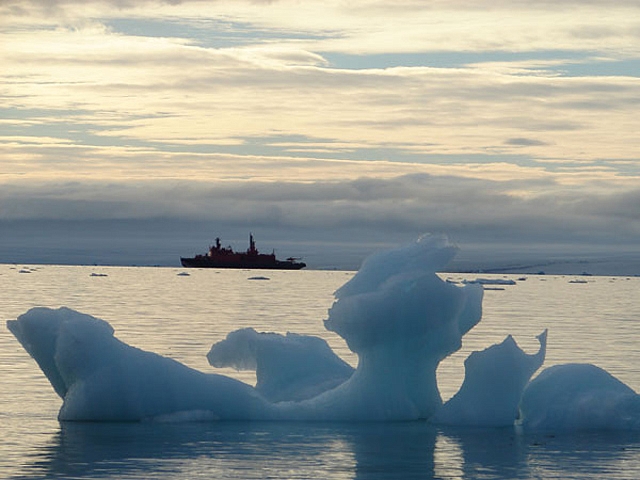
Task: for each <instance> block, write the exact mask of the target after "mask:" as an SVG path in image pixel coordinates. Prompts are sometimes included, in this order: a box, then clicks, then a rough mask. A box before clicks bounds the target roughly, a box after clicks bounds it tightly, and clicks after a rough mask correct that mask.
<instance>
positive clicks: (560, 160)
mask: <svg viewBox="0 0 640 480" xmlns="http://www.w3.org/2000/svg"><path fill="white" fill-rule="evenodd" d="M0 65H2V68H0V77H1V78H2V81H1V84H0V96H1V97H0V98H1V101H0V112H1V113H0V228H2V230H3V231H2V232H1V235H0V236H1V237H2V240H0V255H1V256H2V258H0V261H11V262H13V261H28V260H29V259H30V258H31V257H30V255H31V254H33V258H32V259H34V260H36V261H53V262H56V261H60V262H68V261H78V262H89V263H91V261H93V260H95V261H106V262H108V261H109V259H108V258H106V257H104V258H103V257H100V258H98V257H95V258H93V257H92V258H89V257H82V255H81V254H80V253H78V252H80V251H81V250H82V249H78V248H77V247H78V245H84V247H85V248H86V249H87V250H89V251H90V250H91V249H92V248H93V247H92V246H88V245H87V243H88V242H90V241H94V240H95V238H93V239H92V237H91V235H90V233H91V232H93V235H94V236H95V237H99V238H100V239H101V241H102V242H103V243H102V244H101V243H99V242H97V243H95V246H96V247H99V248H100V249H102V250H103V251H104V246H105V245H110V251H111V253H112V254H113V256H112V257H111V258H112V260H113V261H126V262H131V263H146V262H152V263H153V262H157V263H163V262H164V259H165V258H175V259H177V257H178V256H179V255H181V254H182V255H185V254H193V253H195V251H193V250H194V249H195V250H198V249H200V250H204V249H206V247H207V245H208V243H209V242H210V241H211V239H212V238H213V237H214V236H221V237H223V238H229V239H230V240H234V241H235V240H237V239H238V238H239V239H240V240H241V241H242V242H243V243H242V244H237V245H234V246H237V247H238V248H244V247H245V244H244V243H246V240H245V236H246V234H247V233H248V232H249V231H254V233H256V235H257V239H258V246H259V247H260V246H261V245H262V246H263V247H265V249H268V250H270V249H271V248H276V249H277V250H278V251H280V250H284V252H283V253H285V254H288V253H289V251H290V250H294V253H296V254H302V255H308V256H310V257H311V258H312V262H311V263H313V262H315V265H317V266H331V265H333V264H334V263H336V262H333V261H332V260H331V259H326V258H321V257H322V255H320V253H319V252H329V249H343V251H344V252H347V251H349V249H351V250H350V251H351V252H352V254H353V255H355V256H354V257H353V258H356V257H357V256H358V254H359V253H361V251H360V250H359V249H360V247H359V246H358V243H360V244H361V245H366V247H364V250H366V249H370V248H372V247H373V246H376V245H382V244H384V243H385V242H395V241H399V240H404V239H413V238H415V237H417V235H419V234H420V233H423V232H429V231H433V232H445V233H449V235H450V236H451V237H452V238H453V239H454V240H455V241H456V242H458V243H459V244H460V246H461V248H462V249H463V250H464V249H465V248H466V249H469V250H470V251H474V249H479V248H481V247H482V248H483V249H484V248H488V247H490V246H494V247H495V248H494V250H495V251H500V249H508V250H514V251H517V250H518V249H519V250H520V251H523V252H526V251H533V250H534V249H536V251H539V252H542V255H544V252H549V254H550V255H551V254H553V253H557V252H559V251H561V250H562V251H595V250H598V251H608V252H610V253H612V254H614V253H616V252H627V251H633V250H635V251H638V245H640V115H639V114H638V112H639V110H640V78H639V77H640V2H638V1H617V2H610V1H608V0H606V1H605V0H592V1H588V2H585V1H575V2H573V1H563V2H558V1H537V2H532V1H502V0H491V1H482V0H479V1H476V2H468V1H463V0H448V1H438V0H434V1H416V0H407V1H397V2H389V1H387V0H385V1H382V0H366V1H360V0H353V1H351V2H343V1H323V2H316V1H304V2H300V1H284V0H283V1H278V0H273V1H266V0H265V1H261V0H251V1H246V2H245V1H242V0H233V1H197V0H194V1H179V0H177V1H176V0H170V1H146V2H145V1H133V0H111V1H109V0H105V1H91V0H89V1H87V0H82V1H80V0H78V1H75V0H59V1H55V0H32V1H28V0H27V1H25V0H15V1H12V0H2V1H0ZM35 226H37V228H36V227H35ZM145 233H147V234H148V236H147V239H146V240H145V239H144V238H145ZM149 238H150V239H153V242H152V243H151V244H153V245H156V246H157V247H158V252H156V253H157V256H153V255H155V254H151V253H152V252H151V251H150V250H149V248H150V241H149ZM136 239H138V240H136ZM141 239H142V240H141ZM301 245H305V246H304V247H302V246H301ZM322 245H324V247H322ZM182 249H190V250H189V251H184V250H182ZM496 249H497V250H496ZM35 250H37V255H36V252H35ZM74 251H75V252H76V253H77V255H80V257H78V256H74V255H73V252H74ZM142 251H146V252H147V253H148V254H149V255H150V256H149V255H147V256H140V255H141V252H142ZM334 251H335V250H334ZM478 251H479V250H478ZM354 252H355V253H354ZM107 253H108V252H107ZM162 255H164V257H163V256H162ZM314 255H315V256H314ZM338 263H339V262H338ZM639 273H640V272H639Z"/></svg>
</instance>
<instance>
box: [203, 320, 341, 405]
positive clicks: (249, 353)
mask: <svg viewBox="0 0 640 480" xmlns="http://www.w3.org/2000/svg"><path fill="white" fill-rule="evenodd" d="M207 359H208V360H209V363H210V364H211V365H212V366H214V367H218V368H220V367H233V368H235V369H237V370H255V371H256V379H257V383H256V390H258V392H260V393H261V394H262V395H263V396H264V397H265V398H267V399H268V400H270V401H273V402H279V401H283V400H304V399H307V398H312V397H315V396H316V395H318V394H320V393H322V392H324V391H327V390H330V389H332V388H335V387H336V386H338V385H340V384H341V383H342V382H344V381H345V380H346V379H348V378H349V377H350V376H351V374H352V373H353V367H351V366H350V365H349V364H348V363H346V362H345V361H344V360H342V359H341V358H340V357H338V356H337V355H336V354H335V353H334V352H333V350H331V348H330V347H329V345H328V344H327V342H326V341H324V340H323V339H322V338H318V337H313V336H308V335H297V334H295V333H287V335H286V336H283V335H279V334H277V333H258V332H256V331H255V330H254V329H253V328H243V329H240V330H236V331H235V332H231V333H230V334H229V335H227V338H226V339H225V340H223V341H221V342H218V343H216V344H214V345H213V347H211V350H210V351H209V353H208V354H207Z"/></svg>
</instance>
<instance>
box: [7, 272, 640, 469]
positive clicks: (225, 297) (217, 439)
mask: <svg viewBox="0 0 640 480" xmlns="http://www.w3.org/2000/svg"><path fill="white" fill-rule="evenodd" d="M352 276H353V272H340V271H311V270H306V271H305V270H303V271H299V272H281V271H249V270H228V271H217V270H184V269H175V268H136V267H86V266H85V267H80V266H49V265H44V266H28V265H0V285H1V286H2V289H1V292H2V293H0V295H1V296H0V307H1V309H0V311H2V313H3V316H4V319H14V318H16V317H17V316H18V315H20V314H22V313H24V312H25V311H27V310H28V309H29V308H31V307H33V306H48V307H59V306H63V305H64V306H68V307H70V308H73V309H75V310H79V311H81V312H84V313H88V314H90V315H93V316H95V317H98V318H102V319H105V320H107V321H108V322H109V323H111V325H112V326H113V327H114V328H115V331H116V333H115V334H116V336H117V337H118V338H120V339H121V340H123V341H125V342H126V343H128V344H130V345H133V346H136V347H139V348H142V349H144V350H150V351H153V352H156V353H159V354H161V355H165V356H168V357H171V358H174V359H176V360H178V361H180V362H182V363H185V364H186V365H188V366H190V367H193V368H197V369H199V370H202V371H206V372H212V371H216V372H219V373H223V374H226V375H230V376H234V377H235V378H238V379H240V380H243V381H245V382H247V383H252V382H255V376H254V375H253V374H252V373H251V372H235V371H233V370H226V369H225V370H222V371H221V370H219V369H213V368H212V367H211V366H210V365H209V364H208V362H207V359H206V353H207V352H208V351H209V349H210V347H211V345H212V344H213V343H215V342H218V341H220V340H222V339H224V338H225V337H226V335H227V333H229V332H230V331H233V330H236V329H238V328H243V327H253V328H255V329H256V330H258V331H269V332H277V333H286V332H287V331H291V332H295V333H301V334H307V335H317V336H320V337H322V338H324V339H325V340H327V342H328V343H329V345H330V346H331V347H332V349H333V350H334V351H336V353H338V355H340V356H341V357H342V358H344V359H345V360H346V361H348V362H349V363H351V364H352V365H354V366H355V364H356V362H357V358H356V357H355V356H354V354H352V353H351V352H350V351H349V349H348V348H347V346H346V345H345V343H344V341H343V340H342V339H341V338H340V337H338V336H336V335H335V334H333V333H332V332H329V331H327V330H325V328H324V326H323V320H324V319H326V318H327V309H328V308H329V307H330V306H331V304H332V302H333V292H334V291H335V290H336V289H337V288H338V287H340V286H341V285H342V284H344V283H345V282H346V281H347V280H349V279H350V278H351V277H352ZM442 277H443V278H445V279H447V280H449V281H451V282H462V281H464V280H472V279H474V278H476V276H474V275H457V274H442ZM482 277H483V278H488V279H489V280H498V281H497V282H495V283H491V282H489V283H488V284H486V285H485V296H484V301H483V318H482V320H481V322H480V323H479V324H478V325H477V326H476V327H474V328H473V329H472V330H471V331H470V332H469V333H468V334H467V335H466V336H465V337H464V339H463V347H462V349H461V350H460V351H459V352H457V353H456V354H454V355H452V356H451V357H450V358H448V359H447V360H445V361H444V362H443V363H442V364H441V365H440V368H439V370H438V382H439V388H440V391H441V393H442V396H443V398H445V399H446V398H449V397H450V396H452V395H453V394H454V393H455V392H456V391H457V389H458V388H459V386H460V384H461V383H462V379H463V376H464V367H463V362H464V359H465V358H466V357H467V356H468V355H469V353H470V352H472V351H476V350H483V349H485V348H487V347H489V346H491V345H493V344H495V343H499V342H501V341H502V340H504V337H505V336H506V335H507V334H512V335H513V336H514V337H515V340H516V341H517V342H518V344H519V345H520V346H521V347H522V348H523V349H524V350H526V351H528V352H531V353H532V352H535V351H537V348H538V347H539V345H538V342H537V340H536V336H537V335H538V334H540V333H541V332H542V331H543V330H544V329H545V328H548V329H549V337H548V346H547V356H546V361H545V366H546V367H548V366H551V365H555V364H561V363H594V364H596V365H598V366H600V367H602V368H604V369H606V370H607V371H609V372H610V373H611V374H613V375H615V376H616V377H617V378H619V379H620V380H621V381H623V382H625V383H626V384H627V385H629V386H630V387H632V388H633V389H635V390H636V391H638V389H639V388H640V351H639V349H638V348H637V341H638V339H640V298H639V296H638V292H639V291H640V278H636V277H631V278H628V277H572V276H564V277H563V276H526V277H522V276H518V275H513V276H507V277H503V276H487V275H482ZM504 279H511V280H514V281H515V284H514V285H503V284H502V282H500V281H501V280H504ZM0 367H1V368H0V385H1V389H0V421H1V424H2V435H1V436H0V477H1V478H162V479H168V478H325V479H327V478H349V479H350V478H363V479H369V478H372V479H376V478H629V479H631V478H640V435H639V434H638V433H620V432H610V433H603V432H582V433H579V434H578V433H573V434H564V435H543V434H539V435H517V434H516V433H515V432H514V430H513V429H512V428H504V429H463V428H442V427H440V428H436V427H433V426H431V425H429V424H427V423H425V422H400V423H379V424H378V423H362V424H357V423H356V424H340V423H336V424H332V423H300V422H201V423H170V424H155V423H154V424H145V423H142V424H140V423H134V424H124V423H119V424H118V423H116V424H98V423H60V422H58V421H57V419H56V416H57V411H58V409H59V408H60V405H61V400H60V398H59V397H58V396H57V395H56V394H55V393H54V391H53V389H52V388H51V386H50V384H49V382H48V381H47V380H46V379H45V377H44V375H43V374H42V372H41V371H40V369H39V368H38V366H37V365H36V364H35V362H34V361H33V360H32V359H31V358H30V357H29V355H28V354H27V353H26V352H25V351H24V350H23V349H22V347H21V346H20V345H19V343H18V342H17V341H16V340H15V338H14V337H13V336H12V335H11V334H10V333H9V331H8V330H7V329H6V328H3V329H0Z"/></svg>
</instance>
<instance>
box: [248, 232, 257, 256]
mask: <svg viewBox="0 0 640 480" xmlns="http://www.w3.org/2000/svg"><path fill="white" fill-rule="evenodd" d="M247 253H248V254H249V255H256V254H257V253H258V250H256V242H255V241H254V240H253V233H249V250H248V251H247Z"/></svg>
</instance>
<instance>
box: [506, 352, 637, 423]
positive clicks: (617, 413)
mask: <svg viewBox="0 0 640 480" xmlns="http://www.w3.org/2000/svg"><path fill="white" fill-rule="evenodd" d="M517 424H518V427H519V428H521V429H523V430H524V431H525V432H526V431H554V432H559V431H576V430H640V395H638V394H636V392H634V391H633V390H632V389H631V388H630V387H628V386H627V385H625V384H624V383H622V382H621V381H620V380H618V379H617V378H615V377H614V376H613V375H611V374H610V373H608V372H606V371H605V370H603V369H601V368H599V367H596V366H595V365H591V364H565V365H554V366H553V367H549V368H547V369H546V370H544V371H543V372H542V373H540V375H538V376H537V377H536V378H535V379H533V380H532V381H531V383H529V385H527V387H526V389H525V391H524V393H523V395H522V401H521V402H520V418H519V419H518V422H517Z"/></svg>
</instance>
